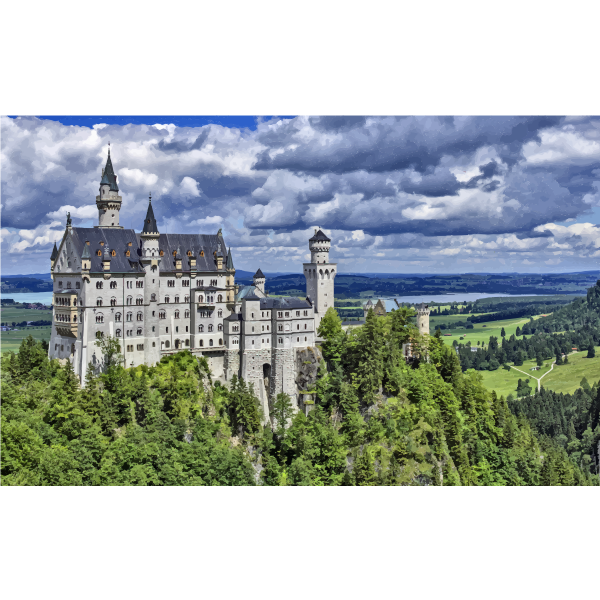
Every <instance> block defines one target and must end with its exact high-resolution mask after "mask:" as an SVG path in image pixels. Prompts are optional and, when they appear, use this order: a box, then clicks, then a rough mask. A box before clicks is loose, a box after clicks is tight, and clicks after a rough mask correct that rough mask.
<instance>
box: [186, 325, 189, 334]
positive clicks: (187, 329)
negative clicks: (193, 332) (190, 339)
mask: <svg viewBox="0 0 600 600" xmlns="http://www.w3.org/2000/svg"><path fill="white" fill-rule="evenodd" d="M185 332H186V333H189V332H190V328H189V326H188V325H186V326H185Z"/></svg>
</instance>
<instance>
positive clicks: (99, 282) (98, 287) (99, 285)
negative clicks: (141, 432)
mask: <svg viewBox="0 0 600 600" xmlns="http://www.w3.org/2000/svg"><path fill="white" fill-rule="evenodd" d="M96 289H97V290H101V289H102V281H96Z"/></svg>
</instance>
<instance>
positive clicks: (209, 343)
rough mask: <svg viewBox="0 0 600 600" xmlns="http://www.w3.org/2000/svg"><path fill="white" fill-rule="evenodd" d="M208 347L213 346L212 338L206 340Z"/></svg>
mask: <svg viewBox="0 0 600 600" xmlns="http://www.w3.org/2000/svg"><path fill="white" fill-rule="evenodd" d="M208 345H209V346H212V345H213V341H212V338H210V340H208Z"/></svg>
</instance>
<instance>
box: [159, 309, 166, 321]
mask: <svg viewBox="0 0 600 600" xmlns="http://www.w3.org/2000/svg"><path fill="white" fill-rule="evenodd" d="M158 318H159V319H166V318H167V313H166V312H165V311H164V310H161V311H160V312H159V313H158Z"/></svg>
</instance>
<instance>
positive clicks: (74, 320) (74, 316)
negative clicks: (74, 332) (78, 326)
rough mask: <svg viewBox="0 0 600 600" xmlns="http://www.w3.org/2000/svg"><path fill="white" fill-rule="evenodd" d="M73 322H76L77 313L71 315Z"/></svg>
mask: <svg viewBox="0 0 600 600" xmlns="http://www.w3.org/2000/svg"><path fill="white" fill-rule="evenodd" d="M73 323H77V315H73Z"/></svg>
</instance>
